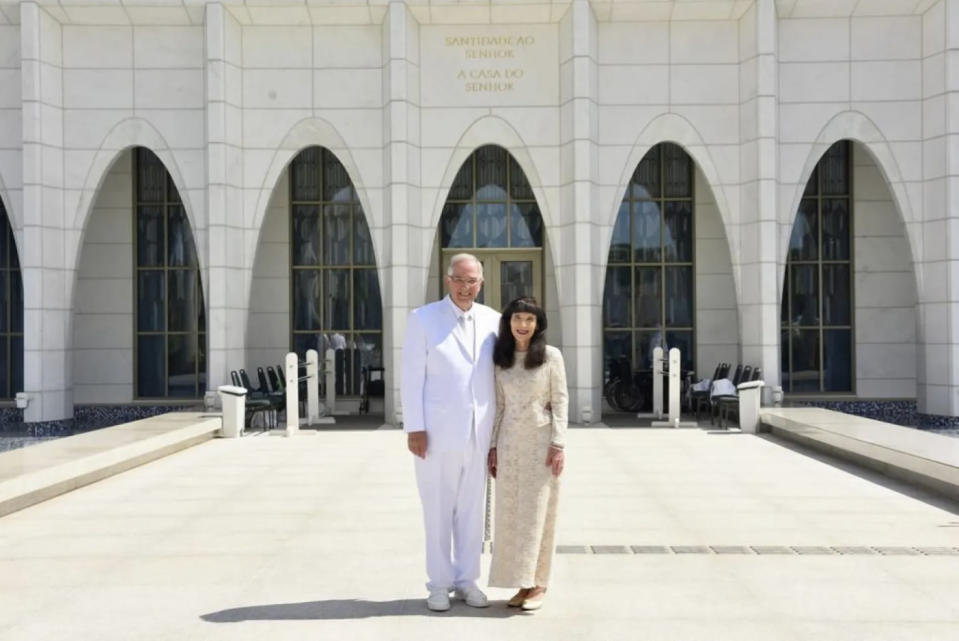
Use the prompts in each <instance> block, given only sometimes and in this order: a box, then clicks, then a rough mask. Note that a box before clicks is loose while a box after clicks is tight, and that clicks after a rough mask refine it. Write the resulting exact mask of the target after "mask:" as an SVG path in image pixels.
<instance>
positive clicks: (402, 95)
mask: <svg viewBox="0 0 959 641" xmlns="http://www.w3.org/2000/svg"><path fill="white" fill-rule="evenodd" d="M383 63H384V67H385V70H386V72H385V73H384V77H383V83H384V87H383V99H384V103H385V104H384V106H383V133H384V140H383V184H384V189H385V194H384V198H383V209H384V211H383V217H382V219H381V221H380V222H379V224H378V225H377V224H376V222H375V221H374V218H373V217H372V216H370V217H368V220H369V221H370V225H371V229H370V231H371V233H372V234H373V235H374V238H379V239H381V242H378V243H376V250H377V254H376V262H377V266H378V268H379V269H378V272H379V274H380V288H381V290H380V291H381V296H382V300H383V367H384V368H386V398H385V399H384V402H385V407H384V412H385V420H386V421H387V422H389V423H393V422H398V417H397V410H398V409H399V408H400V401H399V399H400V369H401V367H400V356H401V354H400V352H401V349H402V346H403V333H404V332H405V331H406V318H407V315H408V314H409V312H410V310H412V309H414V308H416V307H419V306H420V305H422V304H423V303H425V302H426V289H425V287H426V279H427V273H428V271H429V261H430V248H431V241H432V240H433V233H434V230H433V225H432V224H431V221H430V220H429V214H428V212H426V211H424V208H423V207H422V203H421V197H420V183H421V179H420V171H419V168H420V129H419V127H420V124H419V123H420V113H419V111H420V105H419V87H418V84H419V77H420V66H419V24H418V23H417V22H416V20H415V19H414V17H413V15H412V14H411V13H410V12H409V10H408V9H407V8H406V4H405V3H404V2H400V1H396V0H394V1H392V2H390V4H389V7H388V9H387V12H386V19H385V20H384V21H383ZM377 227H379V228H378V229H377Z"/></svg>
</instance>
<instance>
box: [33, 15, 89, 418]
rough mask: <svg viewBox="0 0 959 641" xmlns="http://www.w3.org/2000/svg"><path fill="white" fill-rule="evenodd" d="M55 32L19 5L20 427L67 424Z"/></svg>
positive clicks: (68, 269) (67, 287)
mask: <svg viewBox="0 0 959 641" xmlns="http://www.w3.org/2000/svg"><path fill="white" fill-rule="evenodd" d="M62 31H63V30H62V27H61V25H60V23H59V22H57V21H56V20H55V19H54V18H53V17H51V15H50V14H49V13H47V12H46V11H44V10H42V9H41V8H40V7H39V6H38V5H36V4H34V3H29V2H23V3H21V4H20V48H21V68H20V71H21V83H22V85H21V90H22V94H21V96H22V101H23V102H22V104H23V111H22V117H23V237H22V238H23V242H22V244H21V250H22V251H21V253H20V265H21V271H22V274H23V308H24V309H23V325H24V332H23V340H24V354H23V356H24V392H25V393H26V394H27V395H28V398H29V404H28V405H27V407H26V409H25V410H24V419H25V420H26V421H27V422H31V423H32V422H40V421H55V420H62V419H69V418H72V417H73V393H72V376H71V372H72V359H71V355H70V350H71V348H72V336H71V335H70V330H71V328H72V322H71V316H72V312H71V309H70V298H71V296H70V292H71V290H72V288H73V286H74V280H75V274H76V270H75V266H76V257H77V255H78V252H79V239H80V235H79V234H78V233H72V232H71V230H69V229H68V227H69V226H71V225H72V219H69V220H68V216H67V215H66V212H65V205H64V198H65V195H64V189H63V187H64V150H63V127H62V118H63V97H62V95H61V88H62V84H63V59H62V58H63V56H62V50H61V46H62V41H63V34H62Z"/></svg>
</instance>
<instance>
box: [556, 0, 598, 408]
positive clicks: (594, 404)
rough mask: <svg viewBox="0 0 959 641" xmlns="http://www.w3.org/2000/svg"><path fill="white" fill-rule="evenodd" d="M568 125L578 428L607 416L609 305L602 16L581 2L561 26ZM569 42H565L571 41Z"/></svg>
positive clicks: (566, 335)
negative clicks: (600, 91) (599, 141)
mask: <svg viewBox="0 0 959 641" xmlns="http://www.w3.org/2000/svg"><path fill="white" fill-rule="evenodd" d="M560 40H561V45H560V52H561V59H560V67H561V71H560V103H561V105H562V107H561V111H562V113H561V119H562V120H563V121H564V122H566V123H568V126H567V127H565V128H564V131H563V135H562V138H561V141H560V144H561V147H560V167H561V184H562V185H563V187H562V188H561V193H562V196H561V198H560V210H559V218H560V220H559V221H558V222H559V224H558V226H557V228H556V229H555V230H550V232H551V234H552V235H551V238H550V240H551V242H552V243H553V245H554V246H555V247H556V254H555V259H556V262H555V266H556V281H557V289H558V290H559V291H560V292H561V294H560V296H559V308H560V314H561V316H562V329H563V341H562V346H563V355H564V358H565V360H566V372H567V375H568V381H567V382H568V385H569V394H570V407H569V419H570V421H572V422H584V421H592V422H595V421H598V420H599V419H600V415H601V412H602V384H603V354H602V352H603V347H602V302H603V278H604V276H603V271H604V270H603V266H604V265H605V262H606V256H605V255H604V254H605V252H606V251H608V243H607V242H603V241H604V240H606V239H607V238H608V234H607V229H608V228H607V226H606V225H605V224H604V223H603V220H602V218H603V216H602V215H601V214H600V212H599V207H598V195H599V192H598V189H597V183H598V180H597V175H598V172H599V168H598V162H597V157H598V152H597V145H596V138H597V135H598V131H599V125H598V107H597V96H596V91H597V86H598V78H597V76H598V65H597V59H598V45H597V24H596V16H595V15H594V14H593V10H592V8H591V7H590V5H589V2H587V1H586V0H574V2H573V4H572V6H571V7H570V11H569V13H568V14H567V15H566V17H564V18H563V20H562V22H561V24H560ZM564 41H565V42H564Z"/></svg>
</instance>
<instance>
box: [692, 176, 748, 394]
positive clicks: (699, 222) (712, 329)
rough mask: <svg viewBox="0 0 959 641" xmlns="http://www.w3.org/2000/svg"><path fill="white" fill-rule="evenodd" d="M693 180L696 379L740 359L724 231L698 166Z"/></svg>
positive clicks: (730, 266)
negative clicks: (720, 365) (694, 188)
mask: <svg viewBox="0 0 959 641" xmlns="http://www.w3.org/2000/svg"><path fill="white" fill-rule="evenodd" d="M695 180H696V192H695V204H694V208H693V211H694V215H695V220H694V223H693V230H694V233H695V236H696V238H695V252H696V253H695V264H696V266H695V286H696V293H695V296H696V298H695V301H696V303H695V308H694V313H695V319H696V363H695V366H696V375H697V378H704V377H706V376H712V375H713V370H715V369H716V364H717V363H719V362H722V361H725V362H728V363H732V364H733V365H734V366H735V364H736V363H738V362H739V358H740V355H739V318H738V315H737V307H736V288H735V286H734V284H733V267H732V262H731V260H730V256H729V241H728V240H727V238H726V230H725V228H724V227H723V221H722V218H721V217H720V215H719V209H718V208H717V207H716V201H715V199H714V198H713V195H712V192H711V191H710V189H709V186H708V185H707V184H706V180H705V178H704V176H703V175H702V172H701V171H699V170H698V169H697V170H696V174H695Z"/></svg>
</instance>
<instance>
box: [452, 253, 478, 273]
mask: <svg viewBox="0 0 959 641" xmlns="http://www.w3.org/2000/svg"><path fill="white" fill-rule="evenodd" d="M466 261H472V262H474V263H476V266H477V267H478V268H479V273H480V278H482V277H483V263H481V262H480V259H479V258H477V257H476V256H474V255H473V254H454V255H453V257H452V258H450V266H449V268H448V269H447V270H446V275H447V276H452V275H453V267H455V266H456V264H457V263H465V262H466Z"/></svg>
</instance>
